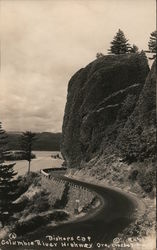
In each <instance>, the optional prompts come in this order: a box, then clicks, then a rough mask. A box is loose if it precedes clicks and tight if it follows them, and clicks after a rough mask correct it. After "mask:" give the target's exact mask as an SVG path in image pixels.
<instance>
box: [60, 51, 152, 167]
mask: <svg viewBox="0 0 157 250" xmlns="http://www.w3.org/2000/svg"><path fill="white" fill-rule="evenodd" d="M154 69H155V66H153V69H152V71H151V72H150V73H149V67H148V62H147V58H146V56H145V55H144V53H141V54H137V53H135V54H127V55H107V56H103V57H101V58H99V59H96V60H95V61H93V62H92V63H90V64H89V65H87V66H86V67H85V68H83V69H81V70H79V71H78V72H77V73H76V74H75V75H74V76H73V77H72V78H71V80H70V82H69V86H68V96H67V103H66V107H65V114H64V121H63V131H62V132H63V133H62V143H61V152H62V154H63V157H64V159H65V162H66V164H67V166H69V167H76V168H78V167H81V166H82V165H83V164H85V163H86V162H88V161H90V160H91V159H92V158H93V157H95V156H98V155H102V154H110V153H115V154H120V155H122V157H123V158H127V157H128V155H127V154H124V151H125V150H124V148H125V149H126V150H129V144H128V140H133V138H134V135H135V130H136V134H137V135H136V136H138V137H140V135H141V134H143V140H144V139H145V134H147V135H148V130H149V131H150V126H151V131H150V132H149V135H148V136H147V139H146V143H148V140H149V139H150V137H152V135H153V133H154V123H155V121H154V117H155V116H154V112H155V106H154V93H155V92H154V86H155V82H154V81H155V80H154V73H153V72H154ZM148 73H149V76H148V78H147V75H148ZM146 78H147V80H146ZM145 81H146V83H145ZM136 139H137V138H136ZM136 141H137V140H136ZM122 145H123V146H122ZM153 145H154V143H153ZM143 146H144V145H143ZM130 147H131V150H134V149H132V146H131V145H130ZM136 147H137V145H136ZM141 151H143V149H140V150H139V152H137V153H136V156H135V157H134V155H129V157H130V158H128V159H129V160H130V161H133V160H134V158H136V157H139V155H141ZM148 151H149V152H150V151H151V149H150V148H149V149H148V150H145V155H149V152H148ZM143 157H145V156H143ZM139 158H140V157H139Z"/></svg>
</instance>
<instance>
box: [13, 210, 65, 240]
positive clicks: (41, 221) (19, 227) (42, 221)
mask: <svg viewBox="0 0 157 250" xmlns="http://www.w3.org/2000/svg"><path fill="white" fill-rule="evenodd" d="M68 217H69V216H68V214H67V213H66V212H64V211H55V212H53V213H51V214H48V215H46V216H40V215H37V216H35V217H33V218H31V219H30V220H27V221H24V222H21V223H16V225H15V229H14V232H15V233H16V234H17V235H18V236H19V235H25V234H26V233H29V232H32V231H34V230H36V229H37V228H39V227H41V226H45V225H47V224H48V223H50V222H51V221H52V220H53V221H63V220H67V219H68Z"/></svg>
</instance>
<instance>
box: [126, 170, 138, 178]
mask: <svg viewBox="0 0 157 250" xmlns="http://www.w3.org/2000/svg"><path fill="white" fill-rule="evenodd" d="M138 173H139V172H138V170H137V169H134V170H132V171H131V173H130V175H129V177H128V179H129V180H132V181H136V179H137V176H138Z"/></svg>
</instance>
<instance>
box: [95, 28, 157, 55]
mask: <svg viewBox="0 0 157 250" xmlns="http://www.w3.org/2000/svg"><path fill="white" fill-rule="evenodd" d="M128 41H129V40H128V39H126V37H125V35H124V32H123V31H122V30H121V29H119V30H118V32H117V33H116V35H115V36H114V38H113V40H112V41H111V46H110V49H109V50H108V52H109V54H114V55H120V54H126V53H138V52H139V49H138V47H137V46H136V45H135V44H133V45H132V46H131V45H130V44H129V42H128ZM148 48H149V50H148V51H145V52H148V53H155V55H153V57H152V58H150V59H154V58H155V57H156V52H157V31H153V32H152V33H151V34H150V40H149V42H148ZM103 56H104V54H103V53H97V54H96V57H97V58H100V57H103Z"/></svg>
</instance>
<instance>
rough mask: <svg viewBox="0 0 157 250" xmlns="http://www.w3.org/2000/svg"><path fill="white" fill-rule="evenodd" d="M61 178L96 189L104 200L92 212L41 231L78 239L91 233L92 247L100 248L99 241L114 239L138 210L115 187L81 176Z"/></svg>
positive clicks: (45, 233) (58, 249)
mask: <svg viewBox="0 0 157 250" xmlns="http://www.w3.org/2000/svg"><path fill="white" fill-rule="evenodd" d="M60 178H61V179H64V180H66V181H68V182H71V183H74V184H77V185H81V186H83V187H86V188H88V189H89V190H91V191H94V192H96V193H97V194H98V196H99V198H100V200H101V204H100V206H99V207H98V208H96V209H95V210H94V209H93V211H91V213H90V214H87V215H85V216H83V217H82V218H78V219H77V220H75V221H71V222H68V223H65V224H60V225H58V226H56V227H53V226H49V227H45V229H43V230H42V235H44V236H45V235H53V236H54V235H55V236H61V237H74V238H75V239H76V238H77V236H83V237H86V239H87V237H88V236H89V237H91V241H92V243H93V248H92V249H98V248H97V243H98V242H102V243H110V242H112V241H113V239H114V238H115V237H116V236H117V234H118V233H120V232H122V230H123V229H124V228H126V227H127V226H128V225H129V224H130V223H131V222H132V220H133V217H132V215H133V213H134V211H135V208H136V204H135V202H133V200H132V198H131V197H130V196H128V195H127V194H125V193H123V192H120V191H115V190H114V189H112V188H108V187H102V186H99V185H94V184H89V183H86V182H82V181H79V180H75V179H70V178H68V177H63V176H62V177H60ZM37 238H39V239H41V234H39V235H38V233H37V234H35V235H33V236H32V237H31V240H35V239H37ZM43 239H44V237H43ZM78 243H79V242H78ZM41 249H43V248H41ZM56 249H57V250H61V249H62V250H63V249H66V250H69V249H72V248H71V247H68V246H67V247H64V248H58V247H57V248H56ZM73 249H78V248H73ZM79 249H84V248H79ZM103 249H105V248H103Z"/></svg>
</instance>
